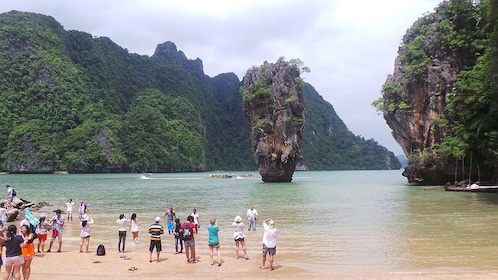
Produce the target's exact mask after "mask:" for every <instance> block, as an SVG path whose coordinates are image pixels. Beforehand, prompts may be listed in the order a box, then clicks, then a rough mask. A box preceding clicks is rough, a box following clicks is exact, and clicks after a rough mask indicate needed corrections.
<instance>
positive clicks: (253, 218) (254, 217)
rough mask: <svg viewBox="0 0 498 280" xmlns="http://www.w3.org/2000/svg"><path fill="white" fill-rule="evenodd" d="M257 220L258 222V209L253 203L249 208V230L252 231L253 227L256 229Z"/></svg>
mask: <svg viewBox="0 0 498 280" xmlns="http://www.w3.org/2000/svg"><path fill="white" fill-rule="evenodd" d="M257 222H258V211H257V210H256V209H254V205H252V204H251V206H250V207H249V209H248V210H247V223H248V226H249V229H248V230H247V231H250V230H251V228H252V229H253V231H255V230H256V223H257Z"/></svg>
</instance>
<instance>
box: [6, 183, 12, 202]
mask: <svg viewBox="0 0 498 280" xmlns="http://www.w3.org/2000/svg"><path fill="white" fill-rule="evenodd" d="M5 188H7V197H6V198H7V203H11V202H12V200H13V199H14V190H13V189H12V187H11V186H9V185H7V186H5Z"/></svg>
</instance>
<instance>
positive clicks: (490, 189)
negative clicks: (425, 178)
mask: <svg viewBox="0 0 498 280" xmlns="http://www.w3.org/2000/svg"><path fill="white" fill-rule="evenodd" d="M444 190H445V191H451V192H480V193H498V186H477V187H457V186H444Z"/></svg>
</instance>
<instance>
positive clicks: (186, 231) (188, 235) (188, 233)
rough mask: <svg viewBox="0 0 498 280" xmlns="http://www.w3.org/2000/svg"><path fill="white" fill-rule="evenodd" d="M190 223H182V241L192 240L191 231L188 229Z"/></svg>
mask: <svg viewBox="0 0 498 280" xmlns="http://www.w3.org/2000/svg"><path fill="white" fill-rule="evenodd" d="M191 225H192V224H191V223H183V240H185V241H190V240H192V229H191V228H190V226H191Z"/></svg>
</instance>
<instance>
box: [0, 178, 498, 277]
mask: <svg viewBox="0 0 498 280" xmlns="http://www.w3.org/2000/svg"><path fill="white" fill-rule="evenodd" d="M240 174H244V175H246V174H249V173H248V172H241V173H240ZM253 174H254V175H255V176H254V177H251V178H243V179H236V177H235V178H230V179H214V178H210V176H209V175H210V174H208V173H187V174H185V173H181V174H152V176H151V177H150V178H147V179H140V176H141V175H140V174H98V175H73V174H69V175H2V176H1V177H0V178H2V179H3V182H4V183H6V184H7V183H8V184H10V185H13V186H14V187H15V189H16V191H17V192H18V194H19V196H20V197H23V198H25V199H27V200H30V201H48V202H50V203H52V204H54V205H55V206H57V207H60V208H62V209H64V208H63V206H64V205H63V203H62V201H63V200H65V199H68V198H73V200H76V201H78V200H80V199H84V200H85V201H86V202H87V203H88V205H89V207H90V209H91V213H92V215H93V218H94V219H95V222H96V224H95V225H94V227H93V232H92V243H93V244H98V243H104V244H106V247H108V246H109V248H111V250H112V248H113V247H114V246H115V243H116V241H117V233H116V230H117V228H116V223H115V220H116V219H117V217H118V215H119V214H120V213H126V214H128V215H129V214H131V213H132V212H135V213H137V214H138V217H139V220H140V221H141V223H142V224H144V225H148V224H149V222H152V220H153V219H154V217H156V216H163V215H164V211H165V210H166V209H167V208H168V207H170V206H173V207H174V208H175V209H176V211H177V214H178V217H179V218H181V219H182V220H184V219H185V218H186V216H187V215H188V214H189V213H190V212H191V210H192V209H193V208H197V210H198V213H199V215H200V218H201V226H202V228H201V233H200V234H199V236H198V238H199V239H198V241H197V242H199V243H198V244H201V245H200V246H199V250H200V253H201V254H202V253H205V252H203V250H207V249H206V248H205V247H206V246H203V245H202V244H204V243H206V242H207V234H206V231H205V229H204V228H205V226H206V225H207V222H208V220H209V218H210V217H216V218H217V219H218V221H219V225H220V228H221V231H220V238H221V243H222V246H224V248H226V249H225V250H224V252H226V254H227V255H228V256H229V255H230V254H233V252H232V250H233V249H232V247H233V240H232V231H231V227H230V225H231V223H232V221H233V218H234V217H235V216H237V215H240V216H242V217H245V213H246V211H247V209H248V208H249V205H250V204H254V205H255V207H256V209H257V210H258V212H259V214H260V218H261V220H263V219H265V218H271V219H274V220H275V222H276V226H277V228H278V230H279V236H278V249H277V252H278V255H277V260H278V262H279V264H280V265H283V266H288V267H295V268H297V269H299V270H300V271H303V270H304V271H313V270H317V269H319V270H323V269H326V270H329V269H332V270H334V271H346V272H347V271H413V270H424V271H427V270H438V271H440V270H443V271H444V270H446V269H453V270H454V269H460V268H463V269H469V268H471V269H474V268H475V269H491V268H494V264H495V263H496V261H497V260H496V254H495V251H496V248H497V245H498V244H497V243H498V241H497V239H496V238H494V237H495V236H497V234H498V227H496V226H495V225H496V224H497V222H498V221H497V219H498V217H497V216H498V215H496V214H497V207H498V196H497V195H496V194H481V193H461V192H459V193H455V192H445V191H444V190H442V189H441V188H426V189H424V188H419V187H410V186H407V185H406V180H405V178H403V177H402V176H401V175H400V171H331V172H297V173H295V174H294V175H295V176H294V180H293V182H292V183H280V184H268V183H263V182H262V181H261V179H260V178H259V175H258V174H256V173H253ZM78 234H79V228H78V227H77V226H74V227H73V228H72V229H70V230H69V229H68V232H66V234H65V236H66V237H67V239H66V240H68V242H67V243H68V244H67V246H68V247H67V248H69V249H73V248H74V249H75V250H76V246H77V245H78ZM146 235H147V234H146V231H145V230H143V232H142V233H141V238H142V239H141V240H142V246H143V248H142V247H140V250H142V249H143V250H144V251H146V250H147V248H146V245H147V241H146V240H147V236H146ZM261 239H262V226H261V223H259V224H258V230H257V231H256V232H252V231H251V232H249V233H248V235H247V238H246V242H247V247H248V251H249V254H250V255H251V256H253V257H259V255H260V250H261ZM165 242H166V244H165V245H164V246H165V248H166V250H172V248H173V245H172V239H171V240H170V239H167V240H166V241H165ZM168 242H170V243H171V244H169V243H168ZM65 246H66V245H65ZM224 254H225V253H224Z"/></svg>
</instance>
